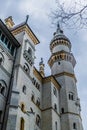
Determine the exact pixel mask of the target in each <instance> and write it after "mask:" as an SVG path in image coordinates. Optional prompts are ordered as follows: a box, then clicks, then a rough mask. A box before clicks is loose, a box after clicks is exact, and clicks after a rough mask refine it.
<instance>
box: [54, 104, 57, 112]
mask: <svg viewBox="0 0 87 130" xmlns="http://www.w3.org/2000/svg"><path fill="white" fill-rule="evenodd" d="M54 110H55V111H57V105H56V103H55V104H54Z"/></svg>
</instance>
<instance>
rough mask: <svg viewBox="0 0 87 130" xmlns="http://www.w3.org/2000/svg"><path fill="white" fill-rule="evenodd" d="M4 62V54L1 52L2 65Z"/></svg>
mask: <svg viewBox="0 0 87 130" xmlns="http://www.w3.org/2000/svg"><path fill="white" fill-rule="evenodd" d="M3 63H4V56H3V54H2V53H1V52H0V65H2V64H3Z"/></svg>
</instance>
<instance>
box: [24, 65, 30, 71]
mask: <svg viewBox="0 0 87 130" xmlns="http://www.w3.org/2000/svg"><path fill="white" fill-rule="evenodd" d="M24 70H25V71H26V72H27V73H30V69H29V66H28V64H27V63H25V64H24Z"/></svg>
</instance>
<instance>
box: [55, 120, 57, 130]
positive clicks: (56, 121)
mask: <svg viewBox="0 0 87 130" xmlns="http://www.w3.org/2000/svg"><path fill="white" fill-rule="evenodd" d="M55 130H57V121H56V122H55Z"/></svg>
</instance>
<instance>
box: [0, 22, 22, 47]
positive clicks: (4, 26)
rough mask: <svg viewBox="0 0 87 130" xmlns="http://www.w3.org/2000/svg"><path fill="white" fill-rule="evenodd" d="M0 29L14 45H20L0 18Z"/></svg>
mask: <svg viewBox="0 0 87 130" xmlns="http://www.w3.org/2000/svg"><path fill="white" fill-rule="evenodd" d="M0 29H1V30H2V31H3V32H4V33H5V35H6V36H7V37H8V39H9V40H10V41H11V42H12V43H13V44H15V46H16V47H19V46H20V43H19V42H18V41H17V39H16V38H15V37H14V36H13V34H12V33H11V31H10V30H9V29H8V28H7V26H6V25H5V24H4V23H3V22H2V20H1V19H0Z"/></svg>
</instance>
